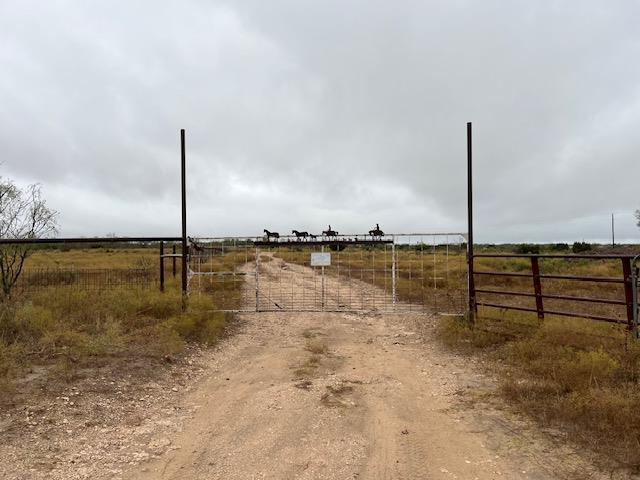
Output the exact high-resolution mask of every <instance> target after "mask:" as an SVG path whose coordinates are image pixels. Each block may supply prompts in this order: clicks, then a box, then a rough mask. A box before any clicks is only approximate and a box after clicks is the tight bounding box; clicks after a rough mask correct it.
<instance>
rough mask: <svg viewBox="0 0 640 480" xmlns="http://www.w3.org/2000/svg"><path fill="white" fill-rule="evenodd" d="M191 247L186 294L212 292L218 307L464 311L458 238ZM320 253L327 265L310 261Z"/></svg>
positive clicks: (215, 242) (230, 242) (231, 242)
mask: <svg viewBox="0 0 640 480" xmlns="http://www.w3.org/2000/svg"><path fill="white" fill-rule="evenodd" d="M196 244H197V245H198V248H199V250H197V249H196V251H195V252H193V251H192V255H191V261H190V268H191V270H190V271H191V275H190V289H191V290H197V291H199V292H206V293H209V294H211V295H213V296H214V299H215V301H216V305H217V306H218V308H219V309H220V310H233V311H248V310H256V311H280V310H289V311H372V310H373V311H380V312H441V313H451V314H459V313H462V312H463V311H464V309H465V306H466V295H467V291H466V278H467V277H466V275H467V270H466V260H465V243H464V237H463V236H462V235H460V234H411V235H387V236H385V237H384V238H376V239H371V237H369V238H368V239H367V238H366V237H364V236H343V237H340V238H337V237H334V238H332V239H325V240H324V241H314V242H304V241H296V240H294V239H291V238H287V237H285V238H281V239H280V240H279V241H277V242H266V241H261V240H257V241H255V242H251V241H250V239H209V240H202V239H201V240H198V241H197V242H196ZM321 252H323V253H325V254H327V253H328V254H329V255H330V263H329V264H327V265H315V264H314V263H313V262H312V254H317V253H321ZM326 257H327V256H326V255H325V257H323V258H326Z"/></svg>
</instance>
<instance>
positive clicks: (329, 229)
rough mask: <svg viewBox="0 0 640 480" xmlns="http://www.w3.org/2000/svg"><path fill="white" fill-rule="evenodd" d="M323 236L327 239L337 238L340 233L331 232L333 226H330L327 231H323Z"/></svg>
mask: <svg viewBox="0 0 640 480" xmlns="http://www.w3.org/2000/svg"><path fill="white" fill-rule="evenodd" d="M322 235H323V236H325V237H337V236H338V232H336V231H335V230H331V225H329V228H328V229H327V230H323V232H322Z"/></svg>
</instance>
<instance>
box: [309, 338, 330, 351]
mask: <svg viewBox="0 0 640 480" xmlns="http://www.w3.org/2000/svg"><path fill="white" fill-rule="evenodd" d="M305 350H307V351H309V352H311V353H313V354H316V355H326V354H327V353H328V352H329V347H328V346H327V344H326V343H325V342H323V341H321V340H316V339H307V342H306V345H305Z"/></svg>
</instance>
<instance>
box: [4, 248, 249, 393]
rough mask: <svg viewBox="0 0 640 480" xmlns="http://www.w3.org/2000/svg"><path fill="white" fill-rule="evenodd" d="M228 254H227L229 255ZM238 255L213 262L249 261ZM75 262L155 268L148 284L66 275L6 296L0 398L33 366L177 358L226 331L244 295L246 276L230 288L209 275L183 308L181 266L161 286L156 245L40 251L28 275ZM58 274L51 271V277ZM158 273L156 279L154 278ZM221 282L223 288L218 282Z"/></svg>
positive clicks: (57, 372) (55, 369)
mask: <svg viewBox="0 0 640 480" xmlns="http://www.w3.org/2000/svg"><path fill="white" fill-rule="evenodd" d="M227 257H228V258H227ZM244 262H245V258H244V256H242V258H240V256H239V255H233V254H230V255H224V256H220V258H217V259H215V261H214V262H213V264H215V265H219V266H220V268H223V267H224V268H233V267H234V266H235V267H238V266H239V265H241V264H244ZM70 267H73V268H76V269H78V271H79V272H82V271H83V270H90V269H96V268H98V269H114V271H115V270H122V271H124V272H126V271H128V270H129V269H130V271H131V272H137V271H139V270H140V269H147V270H149V271H150V273H151V276H150V277H149V278H151V280H149V281H148V282H147V283H146V284H142V285H136V284H124V285H121V286H117V285H116V286H114V285H101V284H99V283H96V284H92V288H85V287H86V285H85V284H67V283H66V282H67V280H68V279H67V278H66V277H60V282H59V283H57V284H56V283H55V282H54V284H50V285H37V286H36V287H37V288H25V289H18V290H16V291H15V292H14V294H13V295H12V296H11V297H5V298H3V300H2V302H0V390H1V391H2V392H4V395H2V394H0V397H4V398H0V400H8V399H9V397H11V395H12V393H13V392H14V391H15V384H16V382H20V379H21V378H23V377H24V376H25V375H26V374H28V372H30V371H32V370H33V369H34V368H40V369H41V368H45V369H46V370H47V375H48V376H53V378H57V379H59V380H65V379H70V378H72V377H73V375H74V372H77V371H80V370H83V369H86V368H90V367H99V366H101V365H106V364H115V365H117V364H122V365H126V364H127V363H128V362H132V361H135V362H138V363H139V362H140V361H142V362H143V363H144V362H147V363H148V364H149V365H148V368H155V367H154V365H157V364H158V363H157V362H158V361H161V362H162V363H165V362H173V361H174V359H175V357H176V356H179V355H180V353H181V352H182V351H183V349H184V348H185V346H186V345H187V344H188V343H190V342H193V343H197V344H213V343H215V342H216V341H217V340H218V339H219V338H220V336H221V335H222V334H223V332H224V331H225V328H226V327H227V326H228V325H229V322H230V320H231V318H232V317H231V314H226V313H222V312H219V311H216V310H219V309H220V306H221V302H223V301H224V302H225V305H226V306H227V307H228V308H234V307H237V306H238V302H241V301H242V297H241V290H242V285H243V284H242V282H243V281H244V278H243V277H239V280H240V281H238V282H226V283H225V284H224V286H220V285H214V284H211V282H207V281H206V280H205V281H203V282H202V283H201V284H200V285H199V286H200V287H201V288H200V289H198V288H196V287H197V286H196V285H193V287H194V288H193V290H194V291H193V293H192V294H191V295H190V297H189V299H188V301H187V302H186V308H184V309H183V302H182V292H181V289H180V276H179V271H180V266H179V261H178V269H177V270H178V275H177V277H176V278H173V276H172V275H171V274H172V265H171V260H170V259H169V260H167V261H165V277H166V282H165V291H164V292H160V291H159V285H158V283H157V276H158V250H157V248H121V249H118V248H116V249H112V248H109V247H96V248H89V249H87V248H84V249H79V248H72V249H65V248H63V249H37V250H35V251H33V252H32V254H31V255H30V256H29V257H28V258H27V260H26V262H25V265H24V272H23V279H25V280H28V279H29V272H30V271H33V270H36V269H41V268H52V269H56V268H59V269H66V268H70ZM55 278H57V277H54V276H49V277H48V280H49V281H52V280H54V279H55ZM154 279H155V280H154ZM218 286H220V287H221V288H216V287H218Z"/></svg>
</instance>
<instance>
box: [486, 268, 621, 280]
mask: <svg viewBox="0 0 640 480" xmlns="http://www.w3.org/2000/svg"><path fill="white" fill-rule="evenodd" d="M474 275H489V276H498V277H526V278H531V277H533V273H524V272H486V271H484V272H474ZM540 278H546V279H549V280H576V281H579V282H596V283H625V280H624V279H623V278H616V277H583V276H577V275H553V274H541V275H540Z"/></svg>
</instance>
